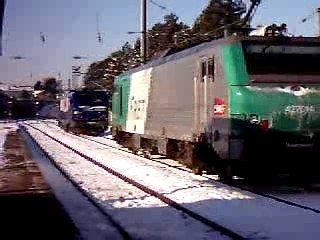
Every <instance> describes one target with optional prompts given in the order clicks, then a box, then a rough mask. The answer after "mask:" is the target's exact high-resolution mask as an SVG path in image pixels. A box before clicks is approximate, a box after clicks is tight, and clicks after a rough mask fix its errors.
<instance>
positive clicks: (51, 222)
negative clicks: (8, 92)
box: [0, 131, 81, 240]
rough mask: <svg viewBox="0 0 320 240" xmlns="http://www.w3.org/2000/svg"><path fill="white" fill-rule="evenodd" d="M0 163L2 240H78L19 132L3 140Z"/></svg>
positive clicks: (73, 227) (11, 132) (68, 219)
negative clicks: (0, 162) (0, 161)
mask: <svg viewBox="0 0 320 240" xmlns="http://www.w3.org/2000/svg"><path fill="white" fill-rule="evenodd" d="M1 160H2V164H1V167H0V212H1V220H0V222H1V223H0V226H1V239H66V240H67V239H68V240H71V239H81V237H80V235H79V232H78V230H77V229H76V227H75V226H74V224H73V222H72V221H71V219H70V218H69V216H68V215H67V213H66V212H65V210H64V209H63V207H62V205H61V204H60V203H59V202H58V201H57V199H56V198H55V196H54V194H53V193H52V191H51V189H50V187H49V186H48V185H47V183H46V182H45V180H44V178H43V177H42V174H41V172H40V170H39V168H38V167H37V165H36V164H35V162H34V161H33V159H32V158H31V154H30V152H29V151H28V149H27V147H26V145H25V143H24V141H23V139H22V137H21V135H20V133H19V132H18V131H10V132H9V133H8V135H7V136H6V140H5V143H4V152H3V158H2V159H1Z"/></svg>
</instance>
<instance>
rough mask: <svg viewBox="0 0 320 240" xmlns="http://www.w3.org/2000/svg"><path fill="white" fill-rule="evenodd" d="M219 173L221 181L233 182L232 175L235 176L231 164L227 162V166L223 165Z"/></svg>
mask: <svg viewBox="0 0 320 240" xmlns="http://www.w3.org/2000/svg"><path fill="white" fill-rule="evenodd" d="M218 175H219V179H220V181H221V182H225V183H230V182H232V177H233V174H232V167H231V166H230V165H229V164H225V166H223V167H222V168H221V170H220V171H219V173H218Z"/></svg>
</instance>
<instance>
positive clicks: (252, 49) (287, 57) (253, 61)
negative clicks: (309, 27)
mask: <svg viewBox="0 0 320 240" xmlns="http://www.w3.org/2000/svg"><path fill="white" fill-rule="evenodd" d="M243 49H244V54H245V60H246V65H247V71H248V73H249V75H266V74H278V75H313V76H315V75H320V67H319V62H320V46H291V45H290V46H289V45H268V44H265V45H264V44H259V45H257V44H256V45H253V44H252V45H244V47H243Z"/></svg>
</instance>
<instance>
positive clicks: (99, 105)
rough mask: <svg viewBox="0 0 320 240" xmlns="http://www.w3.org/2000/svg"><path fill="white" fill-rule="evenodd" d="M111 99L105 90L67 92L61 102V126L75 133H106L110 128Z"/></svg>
mask: <svg viewBox="0 0 320 240" xmlns="http://www.w3.org/2000/svg"><path fill="white" fill-rule="evenodd" d="M109 97H110V94H109V93H108V92H107V91H105V90H89V89H81V90H74V91H69V92H66V93H65V94H64V95H63V96H62V98H61V100H60V112H59V116H58V123H59V126H60V127H61V128H63V129H64V130H65V131H67V132H68V131H72V132H74V133H90V134H99V133H101V132H104V131H105V130H106V129H107V128H108V109H109Z"/></svg>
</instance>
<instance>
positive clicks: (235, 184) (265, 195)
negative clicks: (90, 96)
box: [46, 122, 320, 213]
mask: <svg viewBox="0 0 320 240" xmlns="http://www.w3.org/2000/svg"><path fill="white" fill-rule="evenodd" d="M50 123H51V124H54V123H52V122H50ZM46 125H47V126H49V124H47V123H46ZM55 126H56V125H55ZM69 134H72V135H74V136H76V137H80V138H83V139H86V140H88V141H91V142H94V143H96V144H99V145H102V146H105V147H108V148H113V149H116V150H119V151H122V152H126V153H130V154H133V155H135V156H139V157H143V158H145V159H148V160H149V161H152V162H156V163H160V164H162V165H164V166H166V167H169V168H173V169H177V170H180V171H183V172H188V173H190V174H193V173H192V171H191V170H190V169H188V168H186V167H182V166H176V165H172V164H170V163H167V162H163V161H161V160H157V159H152V158H147V157H144V156H142V155H137V154H134V153H133V152H132V151H130V150H128V149H125V148H121V147H116V146H113V145H111V144H107V143H105V142H100V141H98V140H95V139H92V138H90V137H87V136H85V135H76V134H73V133H69ZM203 177H204V178H206V179H208V180H210V181H213V182H217V181H218V182H220V181H219V180H217V178H216V177H214V176H212V175H207V174H204V175H203ZM228 185H229V186H232V187H236V188H238V189H241V190H244V191H247V192H251V193H253V194H256V195H259V196H262V197H266V198H269V199H272V200H275V201H277V202H280V203H283V204H286V205H289V206H292V207H297V208H301V209H304V210H308V211H311V212H314V213H320V209H317V208H314V207H310V206H306V205H303V204H299V203H297V202H294V201H290V200H287V199H284V198H281V197H278V196H274V195H272V194H268V193H265V192H261V191H259V190H256V189H255V188H253V187H250V186H246V185H244V184H237V183H228Z"/></svg>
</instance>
